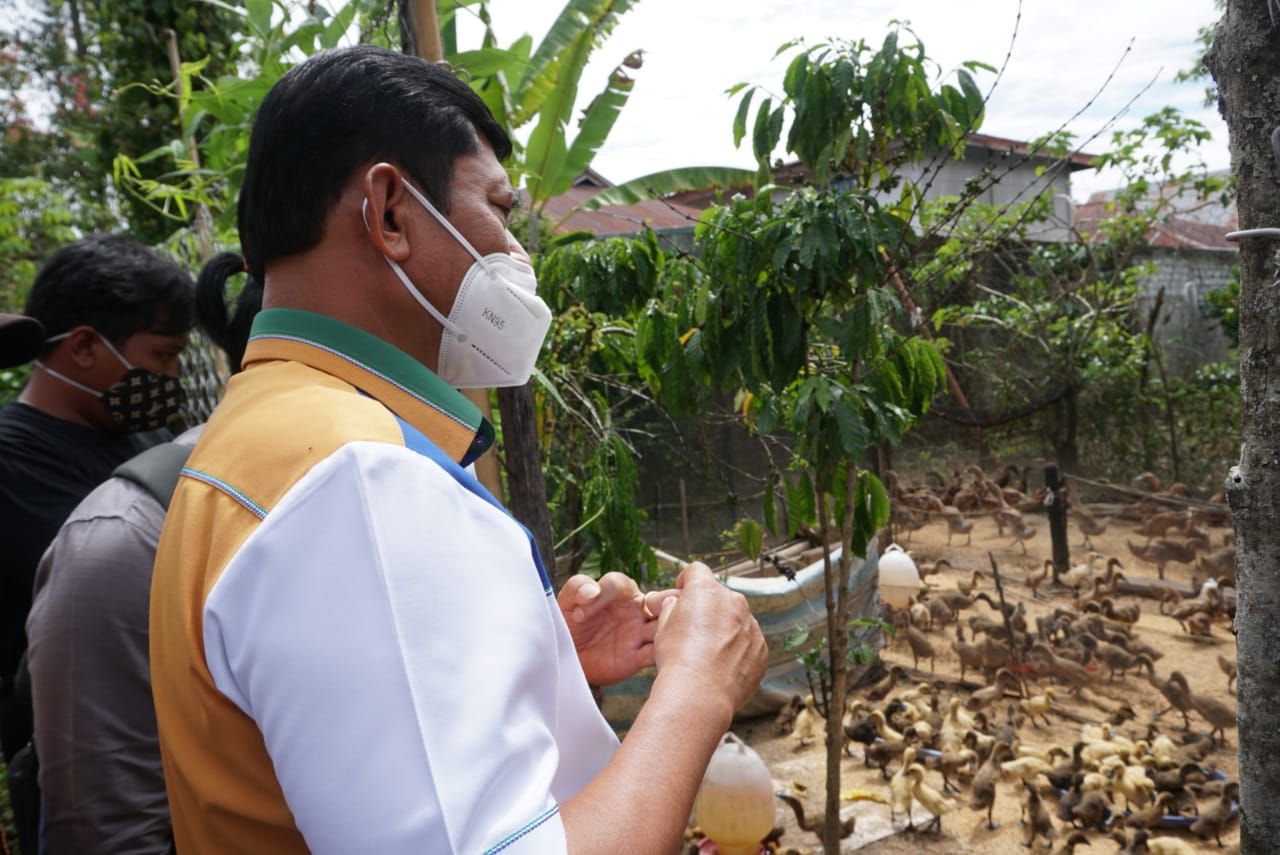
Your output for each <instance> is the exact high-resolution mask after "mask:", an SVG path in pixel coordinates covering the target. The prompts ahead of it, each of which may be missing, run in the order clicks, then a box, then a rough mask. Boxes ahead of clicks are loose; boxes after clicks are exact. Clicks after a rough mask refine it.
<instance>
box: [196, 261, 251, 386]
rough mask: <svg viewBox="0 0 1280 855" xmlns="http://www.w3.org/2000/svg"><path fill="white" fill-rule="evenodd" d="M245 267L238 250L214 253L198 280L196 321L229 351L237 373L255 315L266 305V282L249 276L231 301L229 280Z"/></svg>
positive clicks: (231, 363) (213, 339)
mask: <svg viewBox="0 0 1280 855" xmlns="http://www.w3.org/2000/svg"><path fill="white" fill-rule="evenodd" d="M243 271H244V259H243V258H242V257H241V256H239V255H238V254H236V253H234V252H224V253H221V254H219V255H216V256H214V257H213V258H211V259H210V260H209V262H208V263H207V264H205V266H204V269H203V270H201V271H200V278H199V279H197V280H196V321H197V322H198V323H199V324H200V329H202V330H203V331H204V333H205V335H207V336H208V337H209V339H210V341H212V342H213V343H214V344H216V345H217V346H218V347H220V348H222V350H223V352H224V353H226V354H227V362H228V364H229V365H230V367H231V373H232V374H234V373H236V372H237V371H239V370H240V367H241V363H242V362H244V349H245V347H246V346H248V344H249V332H250V331H251V329H252V328H253V319H254V317H255V316H256V315H257V314H258V312H259V311H260V310H261V309H262V285H261V284H259V282H258V280H257V279H256V278H254V277H252V276H246V277H245V282H244V284H243V286H242V287H241V288H240V293H239V294H237V295H236V297H235V300H234V302H233V304H232V305H231V306H230V307H228V305H227V280H228V279H230V278H231V277H232V276H234V275H235V274H237V273H241V272H243Z"/></svg>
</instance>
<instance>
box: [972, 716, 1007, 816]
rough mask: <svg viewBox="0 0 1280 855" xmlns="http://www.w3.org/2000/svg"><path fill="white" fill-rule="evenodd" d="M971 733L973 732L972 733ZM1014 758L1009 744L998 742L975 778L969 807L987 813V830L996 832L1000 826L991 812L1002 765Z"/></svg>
mask: <svg viewBox="0 0 1280 855" xmlns="http://www.w3.org/2000/svg"><path fill="white" fill-rule="evenodd" d="M970 732H971V733H972V732H973V731H970ZM1012 756H1013V752H1012V751H1011V750H1010V748H1009V743H1007V742H997V743H996V744H995V747H994V748H993V749H992V750H991V754H990V755H989V756H988V757H987V761H986V762H985V763H983V764H982V765H981V766H980V767H979V768H978V772H977V774H976V775H974V776H973V787H972V789H971V790H970V800H969V807H970V808H972V809H973V810H985V811H986V812H987V829H988V830H990V831H994V830H995V829H997V828H999V827H1000V826H999V825H998V824H997V823H995V822H994V821H993V820H992V819H991V812H992V810H993V809H994V808H995V804H996V781H998V780H999V778H1000V763H1001V762H1002V761H1004V760H1007V759H1009V758H1010V757H1012Z"/></svg>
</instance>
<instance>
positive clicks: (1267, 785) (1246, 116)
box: [1205, 0, 1280, 855]
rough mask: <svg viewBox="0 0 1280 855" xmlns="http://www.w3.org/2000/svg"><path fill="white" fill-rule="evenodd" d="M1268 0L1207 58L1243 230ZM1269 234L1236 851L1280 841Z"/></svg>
mask: <svg viewBox="0 0 1280 855" xmlns="http://www.w3.org/2000/svg"><path fill="white" fill-rule="evenodd" d="M1268 5H1269V3H1268V0H1232V2H1230V3H1228V4H1227V11H1226V14H1225V15H1224V17H1223V19H1222V20H1221V21H1220V22H1219V23H1218V25H1217V31H1216V33H1215V37H1214V41H1213V46H1212V48H1211V49H1210V52H1209V54H1208V56H1206V57H1205V64H1206V65H1207V66H1208V68H1209V70H1210V71H1211V72H1212V73H1213V77H1214V80H1215V81H1216V82H1217V85H1218V96H1219V101H1218V108H1219V110H1220V111H1221V112H1222V115H1223V118H1225V119H1226V122H1227V128H1228V130H1229V132H1230V136H1231V168H1232V172H1233V173H1234V174H1235V178H1236V184H1237V190H1238V193H1239V195H1238V197H1237V206H1238V208H1239V215H1240V227H1241V229H1255V228H1268V227H1280V167H1278V166H1277V163H1276V159H1275V158H1274V157H1273V154H1272V151H1271V142H1270V138H1271V135H1272V133H1273V129H1274V128H1276V127H1277V126H1278V125H1280V28H1278V27H1276V26H1274V25H1273V24H1272V21H1271V18H1270V14H1269V9H1268ZM1277 247H1280V241H1277V240H1276V239H1275V238H1268V237H1244V238H1241V240H1240V379H1241V401H1242V412H1243V436H1242V444H1241V450H1240V462H1239V464H1238V465H1237V466H1235V467H1233V468H1232V470H1231V473H1230V475H1229V476H1228V478H1227V500H1228V502H1229V503H1230V505H1231V510H1232V513H1233V514H1234V520H1235V529H1236V543H1237V548H1238V552H1237V557H1236V578H1237V582H1238V591H1239V608H1238V611H1237V613H1236V628H1237V643H1238V657H1239V673H1240V677H1239V684H1238V686H1239V688H1238V690H1237V691H1238V696H1239V725H1240V727H1239V756H1240V806H1241V829H1240V851H1241V852H1243V853H1246V855H1252V853H1264V852H1274V851H1275V841H1276V840H1280V801H1278V800H1277V799H1276V798H1275V797H1274V795H1275V793H1277V792H1280V703H1278V701H1280V654H1278V653H1277V652H1276V651H1277V643H1276V635H1275V629H1274V627H1275V625H1276V622H1277V621H1280V573H1277V571H1276V568H1277V567H1280V282H1277V278H1278V277H1277V269H1276V258H1275V255H1276V252H1277Z"/></svg>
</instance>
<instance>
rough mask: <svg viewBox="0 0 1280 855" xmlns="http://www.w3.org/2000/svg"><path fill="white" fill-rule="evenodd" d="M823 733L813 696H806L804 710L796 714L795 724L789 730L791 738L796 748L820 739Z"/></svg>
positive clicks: (823, 729) (820, 718) (820, 717)
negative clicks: (795, 743) (794, 741)
mask: <svg viewBox="0 0 1280 855" xmlns="http://www.w3.org/2000/svg"><path fill="white" fill-rule="evenodd" d="M825 732H826V731H825V728H824V727H823V722H822V716H820V715H818V707H817V705H816V703H815V701H814V699H813V695H806V696H805V699H804V708H803V709H801V710H800V712H798V713H796V722H795V725H794V726H793V727H792V728H791V738H792V739H794V740H796V742H797V743H798V745H797V747H803V746H805V745H808V744H810V743H811V742H813V741H814V740H815V739H821V738H822V737H823V735H824V734H825Z"/></svg>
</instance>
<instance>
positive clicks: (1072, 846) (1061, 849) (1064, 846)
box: [1053, 830, 1089, 855]
mask: <svg viewBox="0 0 1280 855" xmlns="http://www.w3.org/2000/svg"><path fill="white" fill-rule="evenodd" d="M1088 845H1089V838H1088V837H1087V836H1086V835H1085V833H1084V832H1083V831H1079V830H1072V832H1071V833H1070V834H1068V835H1067V836H1066V837H1064V838H1063V840H1062V842H1061V843H1059V844H1058V848H1057V849H1055V850H1053V855H1075V852H1076V847H1077V846H1088Z"/></svg>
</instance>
